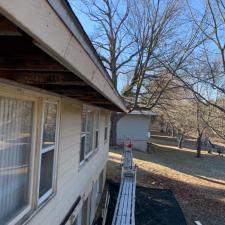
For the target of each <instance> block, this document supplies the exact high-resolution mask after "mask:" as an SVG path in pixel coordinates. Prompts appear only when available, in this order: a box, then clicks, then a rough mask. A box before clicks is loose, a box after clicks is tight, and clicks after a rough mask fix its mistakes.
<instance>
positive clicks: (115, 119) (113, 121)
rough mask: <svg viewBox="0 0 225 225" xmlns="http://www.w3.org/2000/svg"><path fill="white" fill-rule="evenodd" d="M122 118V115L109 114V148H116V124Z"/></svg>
mask: <svg viewBox="0 0 225 225" xmlns="http://www.w3.org/2000/svg"><path fill="white" fill-rule="evenodd" d="M123 116H124V113H120V114H118V113H116V112H112V113H111V130H110V134H111V135H110V146H117V122H118V121H119V120H120V119H121V118H122V117H123Z"/></svg>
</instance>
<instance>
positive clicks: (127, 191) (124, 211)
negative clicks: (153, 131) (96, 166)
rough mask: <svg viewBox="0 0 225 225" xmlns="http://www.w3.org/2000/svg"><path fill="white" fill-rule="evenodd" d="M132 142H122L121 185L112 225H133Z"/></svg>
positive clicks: (133, 173)
mask: <svg viewBox="0 0 225 225" xmlns="http://www.w3.org/2000/svg"><path fill="white" fill-rule="evenodd" d="M132 146H133V145H132V141H131V140H129V141H127V140H125V141H124V152H123V156H122V172H121V184H120V189H119V194H118V198H117V203H116V208H115V212H114V216H113V222H112V225H135V192H136V166H135V165H134V163H133V153H132Z"/></svg>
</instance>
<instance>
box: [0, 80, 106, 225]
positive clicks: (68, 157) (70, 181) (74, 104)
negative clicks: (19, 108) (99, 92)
mask: <svg viewBox="0 0 225 225" xmlns="http://www.w3.org/2000/svg"><path fill="white" fill-rule="evenodd" d="M19 87H20V85H18V86H17V87H13V86H8V85H2V84H0V93H1V92H6V94H7V92H8V93H12V92H15V95H17V96H19V95H21V93H22V95H23V96H30V95H33V96H34V97H35V98H38V99H39V98H47V99H48V100H51V99H54V100H57V101H58V102H59V134H58V150H57V162H56V165H57V171H56V190H55V193H54V195H53V196H52V197H51V198H49V199H48V200H47V201H46V202H45V203H44V204H43V205H42V206H40V207H37V208H36V209H35V210H34V212H33V213H32V214H31V215H30V216H29V218H28V219H26V221H25V222H24V224H29V225H39V224H41V225H49V224H54V225H57V224H60V223H61V222H62V220H63V219H64V217H65V216H66V214H67V213H68V211H69V210H70V208H71V206H72V205H73V203H74V202H75V201H76V199H77V198H78V196H81V202H80V204H79V208H80V209H81V207H82V204H83V202H84V201H85V200H86V199H87V197H89V198H90V199H92V200H90V201H91V203H90V206H89V208H90V210H91V211H90V213H89V215H90V218H88V220H89V222H90V223H88V224H87V225H90V224H91V222H92V220H93V218H94V214H95V211H96V208H97V203H98V198H94V197H93V195H94V194H95V195H96V193H95V192H94V190H96V189H97V188H98V187H97V185H96V182H98V180H99V176H100V174H103V181H104V182H105V174H106V173H105V169H106V162H107V158H108V149H109V141H108V140H104V130H105V115H106V114H108V115H109V111H107V110H104V109H100V122H99V128H100V135H99V148H98V150H97V151H95V152H93V154H92V155H91V156H90V157H89V158H88V159H87V160H86V161H85V162H84V163H83V164H82V165H80V162H79V153H80V140H81V113H82V105H83V103H82V102H80V101H76V100H72V99H69V98H61V97H60V96H55V95H51V94H50V95H49V94H48V93H45V92H43V93H42V92H41V91H33V90H26V89H24V88H19ZM17 92H18V93H17ZM109 126H110V125H109ZM108 130H109V129H108ZM108 139H109V138H108ZM36 151H38V150H36ZM35 160H36V158H35ZM104 182H103V183H104ZM92 193H93V195H92ZM98 197H99V196H98ZM94 201H96V202H94ZM78 213H79V209H78V210H77V212H76V214H78ZM82 225H83V224H82Z"/></svg>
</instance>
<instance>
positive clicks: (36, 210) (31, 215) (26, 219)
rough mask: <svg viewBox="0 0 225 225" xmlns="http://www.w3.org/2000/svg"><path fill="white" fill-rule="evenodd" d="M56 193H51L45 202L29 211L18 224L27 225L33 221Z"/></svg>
mask: <svg viewBox="0 0 225 225" xmlns="http://www.w3.org/2000/svg"><path fill="white" fill-rule="evenodd" d="M55 195H56V193H55V192H53V193H52V194H51V195H50V196H49V197H48V198H47V199H45V201H43V202H42V203H41V204H40V205H38V206H36V207H35V208H33V209H31V210H30V212H29V213H28V214H27V215H25V216H24V217H23V219H22V220H21V221H20V223H19V224H23V225H26V224H28V223H29V222H30V221H31V219H33V218H34V217H35V216H36V215H37V214H38V213H39V212H40V211H41V210H42V209H43V208H44V207H45V206H46V205H47V204H48V203H49V202H50V201H51V200H52V199H53V198H54V197H55Z"/></svg>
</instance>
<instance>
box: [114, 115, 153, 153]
mask: <svg viewBox="0 0 225 225" xmlns="http://www.w3.org/2000/svg"><path fill="white" fill-rule="evenodd" d="M149 128H150V116H145V115H131V114H130V115H129V114H128V115H126V116H124V117H122V118H121V119H120V120H119V121H118V123H117V143H118V144H122V143H123V141H124V139H125V138H129V139H131V140H132V143H133V147H134V148H136V149H139V150H142V151H146V149H147V140H148V132H149V130H150V129H149Z"/></svg>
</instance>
